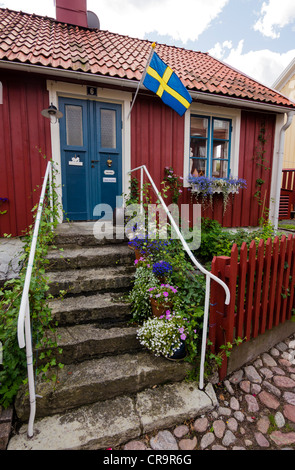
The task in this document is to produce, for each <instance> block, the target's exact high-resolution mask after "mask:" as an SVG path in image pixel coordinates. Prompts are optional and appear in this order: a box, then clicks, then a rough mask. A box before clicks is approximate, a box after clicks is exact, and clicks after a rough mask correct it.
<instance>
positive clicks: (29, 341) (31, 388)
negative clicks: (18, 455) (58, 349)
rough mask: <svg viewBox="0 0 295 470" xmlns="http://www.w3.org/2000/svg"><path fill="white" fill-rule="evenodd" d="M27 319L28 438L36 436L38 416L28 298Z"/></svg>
mask: <svg viewBox="0 0 295 470" xmlns="http://www.w3.org/2000/svg"><path fill="white" fill-rule="evenodd" d="M26 303H27V305H26V317H25V335H26V356H27V371H28V384H29V397H30V417H29V423H28V437H33V435H34V429H33V426H34V421H35V415H36V392H35V381H34V368H33V347H32V338H31V320H30V305H29V297H27V302H26Z"/></svg>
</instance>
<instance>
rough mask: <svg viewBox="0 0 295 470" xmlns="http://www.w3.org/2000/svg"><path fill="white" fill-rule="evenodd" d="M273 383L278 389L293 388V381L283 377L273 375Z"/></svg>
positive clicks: (294, 384)
mask: <svg viewBox="0 0 295 470" xmlns="http://www.w3.org/2000/svg"><path fill="white" fill-rule="evenodd" d="M273 381H274V383H275V385H276V386H277V387H280V388H294V387H295V381H294V380H292V379H290V378H289V377H285V376H282V375H275V376H274V378H273Z"/></svg>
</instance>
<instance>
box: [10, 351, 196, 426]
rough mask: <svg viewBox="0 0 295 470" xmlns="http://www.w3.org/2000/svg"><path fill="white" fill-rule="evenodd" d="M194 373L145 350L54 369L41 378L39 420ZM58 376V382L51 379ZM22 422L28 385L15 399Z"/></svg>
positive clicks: (187, 366)
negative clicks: (189, 372)
mask: <svg viewBox="0 0 295 470" xmlns="http://www.w3.org/2000/svg"><path fill="white" fill-rule="evenodd" d="M189 370H191V366H190V364H188V363H187V362H183V361H182V362H175V361H170V360H168V359H165V358H162V357H155V356H154V355H153V354H150V353H149V352H146V351H140V352H137V353H132V354H121V355H118V356H107V357H103V358H101V359H93V360H90V361H84V362H82V363H79V364H71V365H65V366H64V367H63V369H59V370H58V369H57V368H53V369H52V370H50V371H48V372H47V376H46V377H45V378H44V379H42V377H41V375H39V376H38V379H37V383H36V394H37V395H40V396H41V397H42V398H38V405H37V411H36V417H45V416H49V415H53V414H57V413H62V412H64V411H65V410H70V409H74V408H77V407H79V406H83V405H89V404H91V403H95V402H97V401H103V400H106V399H111V398H114V397H117V396H120V395H124V394H134V393H136V392H138V391H140V390H144V389H145V388H147V387H152V386H154V385H159V384H164V383H169V382H178V381H181V380H183V379H184V378H185V377H186V375H187V373H188V371H189ZM52 374H58V380H57V382H56V383H55V382H54V383H53V381H51V380H48V379H49V378H50V375H52ZM15 410H16V413H17V416H18V418H19V419H20V420H21V421H27V420H28V417H29V398H28V394H27V386H25V385H24V386H22V387H21V389H20V390H19V393H18V395H17V397H16V400H15Z"/></svg>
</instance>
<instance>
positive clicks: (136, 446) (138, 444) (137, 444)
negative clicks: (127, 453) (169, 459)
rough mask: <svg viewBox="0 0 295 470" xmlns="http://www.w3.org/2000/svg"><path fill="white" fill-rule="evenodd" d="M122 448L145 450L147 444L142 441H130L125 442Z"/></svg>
mask: <svg viewBox="0 0 295 470" xmlns="http://www.w3.org/2000/svg"><path fill="white" fill-rule="evenodd" d="M124 450H147V446H146V445H145V444H144V443H143V442H142V441H130V442H128V443H127V444H125V446H124Z"/></svg>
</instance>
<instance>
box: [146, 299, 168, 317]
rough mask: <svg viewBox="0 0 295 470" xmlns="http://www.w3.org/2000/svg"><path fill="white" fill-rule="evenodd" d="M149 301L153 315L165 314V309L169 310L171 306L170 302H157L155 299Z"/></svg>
mask: <svg viewBox="0 0 295 470" xmlns="http://www.w3.org/2000/svg"><path fill="white" fill-rule="evenodd" d="M150 301H151V306H152V312H153V315H154V317H161V316H162V315H165V314H166V310H170V308H171V307H172V303H171V302H167V303H166V304H158V303H157V301H156V299H150Z"/></svg>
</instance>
